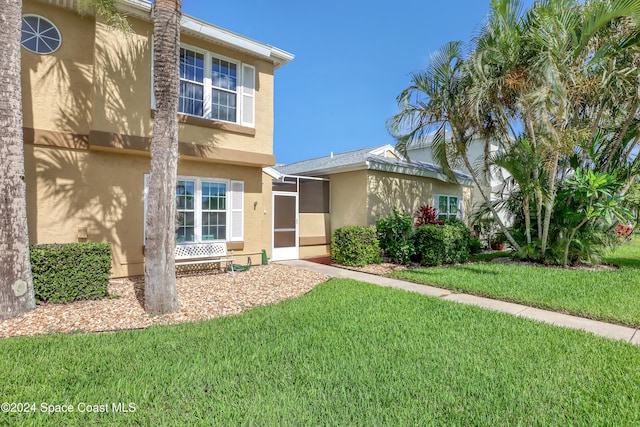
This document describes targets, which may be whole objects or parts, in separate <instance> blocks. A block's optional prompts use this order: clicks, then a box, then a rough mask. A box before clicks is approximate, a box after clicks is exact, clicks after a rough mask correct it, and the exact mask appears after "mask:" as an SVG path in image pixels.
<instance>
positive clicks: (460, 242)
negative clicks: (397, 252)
mask: <svg viewBox="0 0 640 427" xmlns="http://www.w3.org/2000/svg"><path fill="white" fill-rule="evenodd" d="M470 235H471V232H470V231H469V229H468V228H467V227H466V226H464V225H460V224H455V225H454V224H447V225H433V224H427V225H423V226H420V227H418V228H417V229H416V236H415V245H416V252H417V256H418V259H419V261H420V264H422V265H424V266H436V265H442V264H455V263H463V262H467V260H468V259H469V240H470Z"/></svg>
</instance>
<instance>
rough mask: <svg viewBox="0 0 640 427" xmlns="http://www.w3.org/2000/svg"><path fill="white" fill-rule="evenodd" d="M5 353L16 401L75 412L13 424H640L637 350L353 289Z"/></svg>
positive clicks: (334, 285) (14, 417)
mask: <svg viewBox="0 0 640 427" xmlns="http://www.w3.org/2000/svg"><path fill="white" fill-rule="evenodd" d="M0 352H1V354H2V358H1V359H0V384H2V386H1V387H2V400H3V401H6V402H12V401H13V402H34V403H35V404H36V405H37V408H40V405H41V402H45V403H47V404H51V405H55V404H59V405H60V404H67V405H72V407H74V408H76V410H75V411H74V412H73V413H53V414H46V413H42V412H35V413H21V414H7V413H0V424H1V425H5V424H12V423H15V424H21V425H43V424H44V423H47V424H50V425H239V424H247V425H424V426H429V425H469V426H473V425H640V411H638V408H639V407H640V393H638V389H639V387H640V370H638V369H637V367H638V366H640V348H638V347H635V346H632V345H630V344H627V343H624V342H619V341H612V340H607V339H604V338H600V337H596V336H593V335H590V334H588V333H585V332H581V331H575V330H567V329H562V328H557V327H553V326H550V325H546V324H542V323H538V322H534V321H530V320H527V319H522V318H517V317H513V316H510V315H507V314H503V313H496V312H491V311H486V310H482V309H479V308H477V307H471V306H464V305H458V304H455V303H451V302H447V301H443V300H440V299H435V298H427V297H424V296H421V295H417V294H413V293H409V292H403V291H399V290H395V289H390V288H382V287H376V286H374V285H369V284H364V283H359V282H354V281H350V280H332V281H330V282H327V283H325V284H322V285H320V286H318V287H316V288H315V289H314V291H313V292H312V293H310V294H308V295H306V296H303V297H301V298H297V299H294V300H290V301H287V302H284V303H282V304H278V305H275V306H269V307H263V308H258V309H254V310H252V311H250V312H247V313H244V314H242V315H238V316H233V317H228V318H221V319H216V320H213V321H209V322H205V323H198V324H183V325H176V326H164V327H153V328H151V329H148V330H144V331H129V332H119V333H114V334H101V335H51V336H43V337H27V338H14V339H7V340H2V341H0ZM80 402H84V403H86V404H91V405H107V406H106V407H108V408H109V412H104V413H86V412H78V411H77V408H78V404H79V403H80ZM112 402H123V403H124V407H126V408H129V406H128V404H129V403H133V404H134V406H135V412H128V413H121V412H120V413H118V412H114V411H113V410H112V406H111V403H112ZM96 409H100V408H99V407H97V408H96Z"/></svg>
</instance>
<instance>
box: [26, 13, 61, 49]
mask: <svg viewBox="0 0 640 427" xmlns="http://www.w3.org/2000/svg"><path fill="white" fill-rule="evenodd" d="M20 43H21V44H22V47H24V48H25V49H27V50H29V51H31V52H34V53H40V54H47V53H53V52H55V51H56V50H58V48H60V45H61V44H62V36H61V35H60V31H59V30H58V28H57V27H56V26H55V25H53V22H51V21H49V20H48V19H46V18H43V17H42V16H38V15H23V16H22V39H21V42H20Z"/></svg>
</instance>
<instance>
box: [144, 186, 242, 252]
mask: <svg viewBox="0 0 640 427" xmlns="http://www.w3.org/2000/svg"><path fill="white" fill-rule="evenodd" d="M144 182H145V190H144V202H145V215H146V207H147V194H148V188H149V175H145V181H144ZM243 212H244V182H243V181H232V180H224V179H215V178H204V177H182V176H181V177H178V181H177V184H176V242H177V244H181V243H203V242H212V241H242V240H243V239H244V221H243V217H244V214H243Z"/></svg>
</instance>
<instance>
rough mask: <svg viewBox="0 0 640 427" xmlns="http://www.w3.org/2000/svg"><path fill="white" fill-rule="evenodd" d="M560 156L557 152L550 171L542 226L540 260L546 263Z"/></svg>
mask: <svg viewBox="0 0 640 427" xmlns="http://www.w3.org/2000/svg"><path fill="white" fill-rule="evenodd" d="M559 157H560V154H559V153H558V152H557V151H556V152H555V153H554V154H553V157H552V159H551V168H550V170H549V180H548V184H547V185H548V187H549V188H548V190H549V196H548V197H547V200H546V202H545V209H544V223H543V224H542V243H541V244H540V259H541V260H543V261H544V258H545V254H546V253H547V243H548V241H549V227H550V226H551V216H552V214H553V205H554V203H555V202H556V174H557V173H558V161H559Z"/></svg>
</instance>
